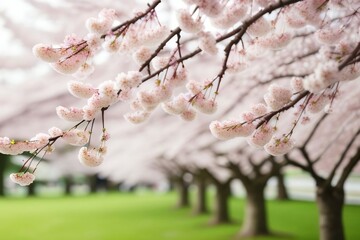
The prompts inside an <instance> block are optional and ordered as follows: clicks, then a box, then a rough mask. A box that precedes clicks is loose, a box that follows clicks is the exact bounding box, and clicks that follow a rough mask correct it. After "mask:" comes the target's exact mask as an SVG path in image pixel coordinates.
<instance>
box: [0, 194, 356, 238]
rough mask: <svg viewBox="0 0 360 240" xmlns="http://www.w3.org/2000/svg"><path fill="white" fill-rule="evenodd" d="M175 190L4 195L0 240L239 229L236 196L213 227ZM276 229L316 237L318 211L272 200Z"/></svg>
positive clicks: (352, 224) (193, 234)
mask: <svg viewBox="0 0 360 240" xmlns="http://www.w3.org/2000/svg"><path fill="white" fill-rule="evenodd" d="M175 202H176V196H175V194H165V195H161V194H154V193H136V194H110V195H91V196H80V197H62V198H46V197H40V198H27V199H24V198H4V199H0V212H1V214H0V222H1V225H0V229H1V233H0V236H1V239H6V240H17V239H26V240H32V239H36V240H38V239H51V240H57V239H59V240H63V239H67V240H73V239H86V240H92V239H94V240H99V239H101V240H106V239H109V240H110V239H111V240H113V239H124V240H127V239H131V240H142V239H144V240H149V239H157V240H161V239H170V240H183V239H188V240H221V239H233V237H234V236H235V235H236V233H237V232H238V231H239V229H240V224H241V218H242V215H243V206H244V201H243V200H242V199H236V198H232V199H231V202H230V205H231V207H230V208H231V215H232V218H233V219H234V223H233V224H230V225H221V226H210V225H209V224H208V223H209V222H210V220H211V215H204V216H193V215H192V213H191V209H181V210H179V209H175V207H174V206H175ZM268 207H269V217H270V226H271V229H272V230H275V231H277V232H279V233H284V234H287V236H288V237H282V238H278V237H272V238H256V239H257V240H259V239H267V240H270V239H318V230H317V229H318V225H317V220H318V217H317V212H316V211H317V210H316V206H315V205H314V203H310V202H296V201H290V202H277V201H269V202H268ZM344 215H345V216H344V219H345V230H346V235H347V239H360V232H359V231H358V230H357V224H358V222H359V220H360V207H359V206H346V207H345V212H344Z"/></svg>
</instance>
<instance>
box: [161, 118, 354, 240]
mask: <svg viewBox="0 0 360 240" xmlns="http://www.w3.org/2000/svg"><path fill="white" fill-rule="evenodd" d="M328 116H329V115H323V116H322V117H321V118H320V119H319V120H318V121H317V123H316V125H315V126H314V127H313V129H312V130H311V131H310V132H309V134H308V136H307V137H306V138H305V140H304V143H303V144H302V145H301V146H299V147H298V148H297V149H296V150H294V151H293V153H290V154H287V155H285V156H284V157H281V158H280V157H273V156H269V155H266V154H263V153H262V152H254V151H250V152H249V150H247V149H245V148H243V149H241V150H239V149H234V150H233V151H229V150H227V151H225V152H221V151H219V150H217V147H216V144H215V145H211V146H208V147H207V148H204V149H200V150H199V151H202V152H207V153H209V152H210V153H211V154H201V153H200V154H199V153H197V154H196V155H194V154H193V156H191V155H188V156H187V157H188V158H191V160H189V161H187V162H186V161H184V160H181V159H176V158H174V159H171V160H169V159H165V158H160V159H159V160H158V161H156V162H155V163H154V164H155V166H156V168H158V169H159V170H161V171H163V173H164V174H166V176H167V177H168V179H170V180H171V181H172V182H173V183H174V184H175V185H176V189H177V191H178V196H179V199H178V206H188V205H189V199H188V189H189V182H188V181H186V176H187V174H191V175H192V176H193V179H194V184H195V185H196V189H197V202H196V209H195V212H196V213H205V212H207V211H208V210H207V207H206V202H205V201H206V196H205V195H206V186H208V184H209V183H211V184H212V185H213V186H214V187H215V189H216V201H215V202H216V207H215V209H216V211H215V212H214V223H218V224H219V223H228V222H230V218H229V207H228V198H229V196H230V184H231V182H232V181H233V180H235V179H236V180H240V182H241V183H242V185H243V187H244V189H245V192H246V208H245V216H244V217H243V219H244V222H243V224H242V227H241V231H240V235H241V236H258V235H270V234H271V231H270V229H269V225H268V220H267V219H268V218H267V210H266V204H265V201H266V199H265V195H264V193H265V188H266V185H267V183H268V181H269V179H270V178H273V177H276V178H277V179H278V182H279V185H278V192H279V193H278V196H279V197H280V198H286V196H287V193H286V189H285V186H284V184H283V174H282V173H283V171H284V169H285V168H286V167H288V166H292V167H297V168H300V169H301V170H303V171H304V172H306V173H307V174H309V175H310V176H311V177H312V179H313V180H314V182H315V185H316V193H315V195H316V204H317V207H318V212H319V228H320V238H321V239H334V240H335V239H336V240H338V239H344V238H345V234H344V227H343V221H342V211H343V206H344V202H345V191H344V184H345V182H346V180H347V179H348V177H349V175H350V173H351V172H352V171H353V170H354V168H355V166H356V164H357V163H358V162H359V161H360V145H359V137H358V136H359V135H360V128H359V126H357V128H356V129H354V128H352V129H351V130H349V129H348V130H347V131H344V130H342V134H340V136H338V138H337V139H332V140H330V141H328V144H327V145H326V146H325V147H324V148H323V149H321V150H319V151H320V152H322V153H321V155H319V156H316V157H315V156H313V152H311V151H310V149H309V147H308V144H309V142H311V141H312V140H314V139H313V138H314V136H316V135H317V131H322V127H327V126H328V124H331V122H332V121H331V120H333V119H327V118H328ZM326 120H328V121H326ZM345 135H346V136H345ZM334 145H340V146H339V147H338V146H334ZM218 148H219V147H218ZM335 148H336V151H335V152H334V150H335ZM339 149H341V151H339ZM328 152H332V153H328ZM329 154H332V155H333V156H331V158H332V159H330V157H329ZM194 156H196V158H202V159H201V160H196V159H194ZM204 158H205V159H206V161H204ZM204 163H205V164H204ZM209 163H211V164H209ZM317 165H322V166H321V167H319V166H317ZM326 165H327V166H326Z"/></svg>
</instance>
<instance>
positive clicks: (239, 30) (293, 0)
mask: <svg viewBox="0 0 360 240" xmlns="http://www.w3.org/2000/svg"><path fill="white" fill-rule="evenodd" d="M299 1H302V0H287V1H280V2H278V3H276V4H272V5H270V6H269V7H267V8H265V9H263V10H261V11H259V12H258V13H257V14H255V15H254V16H252V17H251V18H250V19H249V20H247V21H245V22H244V24H243V25H241V26H239V27H237V28H235V29H234V30H233V31H231V32H229V33H227V34H224V35H222V36H221V37H219V38H217V39H216V42H217V43H219V42H222V41H224V40H226V39H228V38H230V37H232V36H234V35H235V34H237V36H240V38H239V39H238V40H237V39H236V40H234V43H235V44H237V43H236V41H237V42H239V41H240V39H241V37H242V35H243V34H244V33H245V32H246V29H247V28H248V27H249V26H250V25H251V24H253V23H254V22H255V21H256V20H257V19H259V18H260V17H261V16H263V15H265V14H266V13H270V12H272V11H274V10H275V9H278V8H281V7H284V6H287V5H290V4H293V3H296V2H299ZM200 52H201V49H200V48H197V49H195V50H194V51H193V52H191V53H189V54H187V55H185V56H183V57H181V58H179V59H177V60H176V61H175V62H172V63H169V64H168V65H166V66H164V67H163V68H161V69H159V70H157V71H156V72H153V73H152V74H150V75H148V76H146V77H145V78H143V79H142V82H146V81H147V80H149V79H151V78H153V77H155V76H157V75H158V74H160V73H161V72H163V71H164V70H166V69H167V68H169V67H170V66H171V65H172V64H175V63H181V62H183V61H185V60H187V59H189V58H192V57H194V56H195V55H197V54H199V53H200Z"/></svg>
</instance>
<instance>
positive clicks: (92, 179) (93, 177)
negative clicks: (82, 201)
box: [88, 174, 98, 193]
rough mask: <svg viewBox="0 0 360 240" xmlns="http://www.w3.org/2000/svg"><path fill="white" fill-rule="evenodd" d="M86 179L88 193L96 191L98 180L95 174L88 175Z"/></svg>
mask: <svg viewBox="0 0 360 240" xmlns="http://www.w3.org/2000/svg"><path fill="white" fill-rule="evenodd" d="M88 179H89V188H90V193H96V192H97V190H98V182H97V176H96V174H95V175H91V176H89V177H88Z"/></svg>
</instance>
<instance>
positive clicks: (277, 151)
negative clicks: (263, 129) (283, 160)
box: [264, 136, 294, 156]
mask: <svg viewBox="0 0 360 240" xmlns="http://www.w3.org/2000/svg"><path fill="white" fill-rule="evenodd" d="M293 147H294V141H293V140H292V139H289V138H287V137H282V138H278V137H276V136H273V137H272V138H271V140H270V142H268V143H267V144H266V145H265V146H264V149H265V151H266V152H267V153H269V154H270V155H273V156H281V155H284V154H286V153H288V152H290V150H291V149H293Z"/></svg>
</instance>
